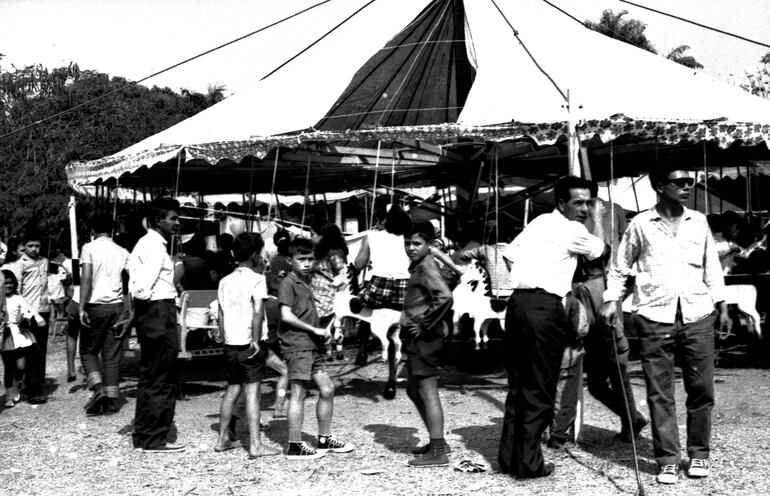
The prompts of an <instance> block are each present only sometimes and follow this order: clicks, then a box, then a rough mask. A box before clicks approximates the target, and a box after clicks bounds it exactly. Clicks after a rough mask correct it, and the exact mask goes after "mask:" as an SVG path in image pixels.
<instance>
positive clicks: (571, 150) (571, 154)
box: [567, 90, 583, 177]
mask: <svg viewBox="0 0 770 496" xmlns="http://www.w3.org/2000/svg"><path fill="white" fill-rule="evenodd" d="M576 140H577V134H576V133H575V121H574V113H573V111H572V97H571V93H570V90H567V155H568V162H569V173H570V174H571V175H573V176H578V177H582V176H583V174H582V172H581V170H580V161H579V160H578V150H577V148H578V147H579V146H580V145H579V144H578V143H575V141H576Z"/></svg>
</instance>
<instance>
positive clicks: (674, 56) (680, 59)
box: [666, 45, 703, 69]
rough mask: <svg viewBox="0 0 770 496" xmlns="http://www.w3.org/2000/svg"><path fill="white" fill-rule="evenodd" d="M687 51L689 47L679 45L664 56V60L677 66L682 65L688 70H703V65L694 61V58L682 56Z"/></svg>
mask: <svg viewBox="0 0 770 496" xmlns="http://www.w3.org/2000/svg"><path fill="white" fill-rule="evenodd" d="M689 49H690V46H689V45H679V46H678V47H676V48H674V49H673V50H671V51H670V52H669V53H668V55H666V58H667V59H668V60H673V61H674V62H676V63H677V64H682V65H683V66H685V67H689V68H690V69H703V64H701V63H700V62H698V61H697V60H695V57H693V56H692V55H685V54H684V52H686V51H687V50H689Z"/></svg>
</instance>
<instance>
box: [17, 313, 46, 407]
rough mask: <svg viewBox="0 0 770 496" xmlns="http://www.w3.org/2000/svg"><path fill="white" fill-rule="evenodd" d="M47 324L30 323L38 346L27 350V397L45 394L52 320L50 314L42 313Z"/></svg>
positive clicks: (33, 321) (35, 345)
mask: <svg viewBox="0 0 770 496" xmlns="http://www.w3.org/2000/svg"><path fill="white" fill-rule="evenodd" d="M40 316H41V317H43V319H44V320H45V322H46V324H45V325H42V326H41V325H38V324H37V322H35V320H34V319H32V320H31V321H30V325H29V330H30V332H31V333H32V335H33V336H35V341H37V344H33V345H32V346H30V347H29V348H25V349H26V350H27V357H26V358H27V363H26V366H25V369H26V374H25V376H24V379H25V382H26V387H27V396H30V397H31V396H37V395H40V394H43V383H44V382H45V357H46V353H48V320H49V319H50V318H51V314H50V313H49V312H45V313H42V312H41V313H40Z"/></svg>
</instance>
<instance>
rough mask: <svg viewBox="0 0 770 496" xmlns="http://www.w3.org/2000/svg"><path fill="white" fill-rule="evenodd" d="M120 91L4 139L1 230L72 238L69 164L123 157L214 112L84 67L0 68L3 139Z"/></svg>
mask: <svg viewBox="0 0 770 496" xmlns="http://www.w3.org/2000/svg"><path fill="white" fill-rule="evenodd" d="M116 89H117V90H119V91H117V92H116V93H115V94H113V95H110V96H109V97H107V98H104V99H101V100H97V101H96V102H93V103H91V104H88V105H86V106H84V107H81V108H79V109H76V110H74V111H72V112H69V113H66V114H64V115H62V116H59V117H57V118H55V119H52V120H49V121H46V122H44V123H42V124H40V125H37V126H34V127H31V128H29V129H27V130H25V131H23V132H20V133H16V134H13V135H11V136H9V137H6V138H3V139H0V228H2V227H6V228H7V229H6V230H9V231H11V232H12V233H18V232H20V231H22V230H24V229H26V228H37V229H41V230H43V231H44V232H46V233H49V234H52V233H56V232H60V231H64V232H66V228H64V227H65V226H66V222H67V210H66V208H65V207H66V203H67V200H68V196H69V195H71V194H72V191H71V190H70V189H69V188H68V186H67V182H66V177H65V173H64V166H65V165H66V164H67V163H69V162H71V161H73V160H92V159H96V158H100V157H103V156H106V155H110V154H113V153H116V152H118V151H120V150H121V149H123V148H126V147H127V146H129V145H131V144H133V143H136V142H137V141H140V140H142V139H144V138H146V137H148V136H151V135H153V134H155V133H157V132H159V131H161V130H163V129H166V128H168V127H170V126H172V125H174V124H176V123H178V122H180V121H182V120H184V119H186V118H188V117H191V116H192V115H195V114H196V113H197V112H199V111H200V110H202V109H203V108H206V107H207V106H209V105H208V104H207V103H206V101H205V100H206V98H205V97H204V101H203V102H202V103H201V105H193V104H192V103H191V101H190V99H188V98H185V97H184V96H182V95H179V94H177V93H175V92H173V91H172V90H170V89H169V88H158V87H153V88H147V87H145V86H141V85H129V83H128V81H127V80H125V79H123V78H120V77H113V78H110V77H109V76H108V75H106V74H103V73H99V72H96V71H90V70H81V69H80V68H79V67H78V66H77V64H70V65H69V66H68V67H61V68H57V69H52V70H49V69H46V68H45V67H43V66H41V65H32V66H28V67H24V68H22V69H16V68H12V70H3V69H2V68H0V135H4V134H6V133H9V132H12V131H15V130H17V129H20V128H22V127H24V126H26V125H29V124H32V123H34V122H36V121H38V120H40V119H43V118H47V117H49V116H51V115H55V114H57V113H59V112H61V111H64V110H68V109H71V108H73V107H75V106H76V105H78V104H80V103H84V102H87V101H89V100H91V99H92V98H94V97H97V96H99V95H104V94H105V93H107V92H110V91H113V90H116ZM3 224H5V226H3ZM63 228H64V229H63Z"/></svg>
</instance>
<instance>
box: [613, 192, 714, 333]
mask: <svg viewBox="0 0 770 496" xmlns="http://www.w3.org/2000/svg"><path fill="white" fill-rule="evenodd" d="M614 262H615V263H613V266H612V269H611V270H610V272H609V277H608V280H607V291H605V292H604V301H616V300H618V299H619V298H620V296H621V294H622V293H623V286H624V284H625V281H626V277H627V276H628V275H629V274H630V273H631V269H632V267H636V269H637V274H636V287H635V289H634V291H635V296H636V297H637V298H638V311H639V315H641V316H643V317H646V318H648V319H650V320H654V321H655V322H661V323H664V324H673V323H674V321H675V320H676V309H677V305H678V304H679V305H681V308H682V321H683V322H684V323H686V324H688V323H692V322H697V321H698V320H701V319H702V318H704V317H706V316H707V315H709V314H710V313H711V312H712V311H713V310H714V303H716V302H719V301H723V300H724V298H725V296H724V291H725V289H724V278H723V277H722V266H721V265H720V263H719V256H718V255H717V248H716V242H715V241H714V237H713V236H712V235H711V230H710V229H709V226H708V222H706V216H705V215H703V214H702V213H700V212H696V211H694V210H690V209H688V208H685V209H684V212H683V213H682V220H681V222H680V223H679V227H678V229H677V232H676V235H674V233H672V232H671V229H670V228H669V227H668V224H666V222H665V221H664V220H663V218H662V217H661V216H660V214H659V213H658V210H657V209H656V208H654V207H653V208H651V209H650V210H646V211H644V212H642V213H640V214H639V215H637V216H636V217H634V218H633V219H632V220H631V223H630V224H629V226H628V229H626V233H625V234H624V235H623V240H622V241H621V242H620V247H619V249H618V256H617V258H616V259H615V261H614Z"/></svg>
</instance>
